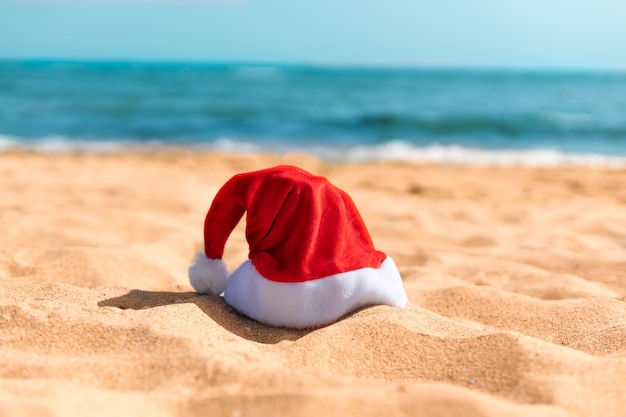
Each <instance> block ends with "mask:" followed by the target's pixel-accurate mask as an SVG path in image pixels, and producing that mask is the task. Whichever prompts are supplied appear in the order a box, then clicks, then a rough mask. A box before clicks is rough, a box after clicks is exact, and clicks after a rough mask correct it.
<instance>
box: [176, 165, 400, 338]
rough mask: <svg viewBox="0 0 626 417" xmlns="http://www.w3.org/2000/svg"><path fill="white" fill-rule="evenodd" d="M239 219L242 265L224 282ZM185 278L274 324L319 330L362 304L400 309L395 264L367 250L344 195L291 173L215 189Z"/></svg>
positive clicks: (276, 171) (254, 175)
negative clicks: (244, 250) (244, 246)
mask: <svg viewBox="0 0 626 417" xmlns="http://www.w3.org/2000/svg"><path fill="white" fill-rule="evenodd" d="M244 213H247V215H246V239H247V241H248V245H249V249H250V251H249V256H248V258H249V259H248V260H247V261H246V262H244V263H243V264H242V265H241V266H239V268H237V270H235V271H234V272H233V273H232V274H231V275H230V276H229V275H228V272H227V268H226V265H225V263H224V262H223V260H222V256H223V253H224V246H225V244H226V241H227V239H228V237H229V236H230V234H231V232H232V231H233V229H234V228H235V226H236V225H237V223H238V222H239V220H240V219H241V217H242V216H243V215H244ZM189 278H190V282H191V285H192V286H193V288H194V289H195V290H196V291H197V292H200V293H211V294H215V295H217V294H220V293H221V292H223V291H224V299H225V301H226V302H227V303H228V304H230V305H231V306H232V307H234V308H235V309H236V310H238V311H240V312H241V313H243V314H245V315H247V316H249V317H251V318H253V319H255V320H258V321H260V322H263V323H266V324H270V325H274V326H283V327H294V328H305V327H318V326H322V325H325V324H329V323H331V322H333V321H336V320H337V319H339V318H340V317H341V316H343V315H345V314H347V313H349V312H351V311H354V310H356V309H358V308H360V307H364V306H367V305H374V304H387V305H391V306H396V307H403V306H404V305H405V304H406V302H407V297H406V293H405V291H404V288H403V286H402V278H401V277H400V273H399V272H398V269H397V267H396V265H395V264H394V262H393V260H392V259H391V258H390V257H388V256H386V255H385V254H384V253H383V252H380V251H377V250H376V249H375V248H374V245H373V243H372V239H371V237H370V235H369V233H368V231H367V228H366V227H365V224H364V223H363V220H362V218H361V216H360V214H359V212H358V210H357V208H356V206H355V205H354V203H353V201H352V199H351V198H350V196H348V194H346V193H345V192H344V191H342V190H340V189H339V188H337V187H335V186H334V185H332V184H331V183H330V182H329V181H328V180H327V179H326V178H324V177H320V176H316V175H312V174H310V173H308V172H306V171H304V170H302V169H299V168H296V167H292V166H278V167H274V168H269V169H265V170H262V171H255V172H249V173H244V174H238V175H236V176H234V177H233V178H231V179H230V180H229V181H228V182H227V183H226V184H225V185H224V186H223V187H222V188H221V189H220V190H219V192H218V193H217V195H216V196H215V199H214V200H213V203H212V204H211V208H210V209H209V211H208V213H207V215H206V218H205V222H204V253H199V254H198V255H197V256H196V260H195V263H194V264H193V265H192V266H191V267H190V268H189Z"/></svg>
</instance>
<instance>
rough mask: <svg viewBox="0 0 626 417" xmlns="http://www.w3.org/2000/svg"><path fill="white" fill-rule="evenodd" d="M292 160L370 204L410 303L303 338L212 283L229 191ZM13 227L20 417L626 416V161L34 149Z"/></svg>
mask: <svg viewBox="0 0 626 417" xmlns="http://www.w3.org/2000/svg"><path fill="white" fill-rule="evenodd" d="M281 163H287V164H295V165H299V166H301V167H302V168H304V169H307V170H310V171H311V172H314V173H316V174H320V175H324V176H327V177H328V178H329V179H330V180H331V181H332V182H333V183H335V184H336V185H337V186H339V187H341V188H343V189H344V190H346V191H347V192H348V193H350V194H351V195H352V197H353V199H354V200H355V202H356V204H357V207H358V208H359V209H360V211H361V214H362V215H363V218H364V220H365V222H366V224H367V226H368V228H369V230H370V232H371V234H372V237H373V239H374V243H375V245H376V247H377V248H378V249H380V250H382V251H384V252H386V253H387V254H389V255H391V256H392V257H393V258H394V259H395V261H396V263H397V264H398V266H399V268H400V270H401V273H402V275H403V278H404V283H405V288H406V290H407V293H408V296H409V304H408V306H407V308H406V309H396V308H391V307H387V306H374V307H370V308H365V309H362V310H360V311H358V312H355V313H354V314H351V315H350V316H348V317H346V318H344V319H343V320H341V321H339V322H338V323H335V324H332V325H330V326H327V327H324V328H321V329H317V330H314V331H293V330H287V329H278V328H271V327H267V326H264V325H261V324H259V323H256V322H254V321H253V320H250V319H248V318H245V317H243V316H241V315H239V314H237V313H236V312H234V311H233V310H232V309H231V308H229V307H228V306H227V305H226V304H225V303H224V301H223V299H222V298H221V297H214V296H199V295H196V294H195V293H193V292H192V290H191V287H190V286H189V284H188V280H187V267H188V265H189V264H190V262H191V261H192V259H193V256H194V253H195V252H196V251H198V250H200V249H201V247H202V224H203V221H204V215H205V213H206V210H207V209H208V207H209V205H210V203H211V201H212V198H213V196H214V195H215V192H216V191H217V190H218V188H219V187H220V186H221V185H222V184H223V183H224V181H226V180H227V179H228V178H230V176H232V175H233V174H235V173H237V172H243V171H251V170H256V169H261V168H265V167H268V166H272V165H276V164H281ZM0 231H1V232H0V416H3V417H4V416H37V417H40V416H86V415H88V416H107V417H110V416H125V415H129V416H143V415H146V416H151V417H157V416H233V417H237V416H257V415H258V416H261V415H263V416H265V415H275V416H299V417H306V416H324V415H328V416H340V415H341V416H343V415H346V416H351V415H354V416H359V417H366V416H382V415H384V416H408V415H427V416H459V415H463V416H528V415H532V416H535V417H538V416H600V415H601V416H607V417H608V416H616V417H624V416H626V298H625V296H626V170H624V169H621V170H620V169H612V170H610V169H590V168H573V167H572V168H570V167H560V168H524V167H471V166H436V165H415V164H409V163H391V162H390V163H376V164H360V165H356V164H355V165H349V164H343V165H331V164H326V163H323V162H320V161H318V160H316V159H313V158H310V157H306V156H297V155H293V156H289V155H288V156H283V157H278V156H273V155H218V154H195V155H194V154H191V153H185V152H182V151H181V152H173V151H168V152H165V151H164V152H153V153H133V152H127V153H122V154H99V155H97V154H96V155H94V154H74V155H70V154H53V155H42V154H33V153H19V152H13V153H3V154H1V155H0ZM246 256H247V245H246V242H245V237H244V233H243V224H240V225H239V226H238V227H237V229H236V230H235V232H234V234H233V235H232V236H231V238H230V240H229V242H228V244H227V247H226V255H225V261H226V262H227V264H228V266H229V268H230V269H233V268H234V267H236V266H237V265H238V264H239V263H240V262H242V261H243V260H245V259H246Z"/></svg>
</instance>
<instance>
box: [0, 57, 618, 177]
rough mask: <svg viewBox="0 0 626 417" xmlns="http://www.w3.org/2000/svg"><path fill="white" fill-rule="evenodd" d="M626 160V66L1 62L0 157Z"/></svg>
mask: <svg viewBox="0 0 626 417" xmlns="http://www.w3.org/2000/svg"><path fill="white" fill-rule="evenodd" d="M164 146H176V147H188V148H191V149H199V150H207V149H214V150H220V151H226V152H268V151H269V152H278V153H286V152H306V153H311V154H315V155H318V156H320V157H322V158H325V159H327V160H330V161H345V160H349V161H370V160H381V159H387V160H395V159H400V160H417V161H431V162H453V163H454V162H463V163H494V164H515V163H522V164H538V165H544V164H562V163H580V164H619V165H625V164H626V72H621V73H620V72H576V71H571V72H556V71H550V72H540V71H513V70H506V71H495V70H490V71H482V70H444V69H442V70H435V69H401V68H388V69H382V68H346V67H324V66H287V65H283V66H281V65H241V64H164V63H114V62H83V63H81V62H43V61H0V151H7V150H12V149H24V148H26V149H34V150H39V151H43V152H49V151H58V150H82V151H94V152H96V151H108V150H117V149H125V148H129V147H130V148H141V149H143V148H155V147H156V148H159V147H164Z"/></svg>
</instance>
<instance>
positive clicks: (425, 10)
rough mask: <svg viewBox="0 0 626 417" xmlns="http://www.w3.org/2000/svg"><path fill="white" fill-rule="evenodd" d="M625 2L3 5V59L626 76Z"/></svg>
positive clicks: (118, 0) (2, 1)
mask: <svg viewBox="0 0 626 417" xmlns="http://www.w3.org/2000/svg"><path fill="white" fill-rule="evenodd" d="M625 21H626V1H623V0H524V1H521V0H472V1H470V0H308V1H304V0H160V1H157V0H0V58H17V59H24V58H28V59H30V58H34V59H77V60H142V61H143V60H150V61H152V60H157V61H203V62H204V61H206V62H245V63H295V64H336V65H375V66H389V65H393V66H397V65H400V66H428V67H514V68H516V67H519V68H557V69H558V68H599V69H620V70H624V69H626V47H624V44H626V24H625V23H624V22H625Z"/></svg>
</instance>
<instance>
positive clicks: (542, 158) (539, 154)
mask: <svg viewBox="0 0 626 417" xmlns="http://www.w3.org/2000/svg"><path fill="white" fill-rule="evenodd" d="M268 143H270V144H269V145H261V144H255V143H251V142H248V141H245V140H235V139H229V138H222V139H220V140H217V141H215V142H206V143H188V144H178V145H176V144H168V143H165V142H162V141H156V140H155V141H148V142H137V141H133V140H113V139H112V140H99V141H90V140H76V139H67V138H64V137H60V136H49V137H45V138H41V139H36V140H34V139H21V138H16V137H11V136H3V135H0V152H7V151H12V150H24V151H34V152H41V153H62V152H86V153H89V152H94V153H103V152H119V151H127V150H162V149H167V148H180V147H183V148H186V149H191V150H197V151H216V152H224V153H242V154H243V153H277V154H286V153H303V154H309V155H314V156H317V157H319V158H321V159H323V160H326V161H329V162H335V163H341V162H359V163H360V162H377V161H406V162H419V163H435V164H462V165H497V166H510V165H520V166H536V167H550V166H562V165H575V166H590V167H599V168H600V167H606V168H612V167H615V168H624V167H626V155H625V156H611V155H599V154H583V153H566V152H563V151H560V150H555V149H547V148H546V149H544V148H540V149H521V150H520V149H510V150H488V149H480V148H468V147H463V146H458V145H440V144H430V145H426V146H417V145H414V144H411V143H408V142H405V141H401V140H397V141H391V142H387V143H383V144H377V145H358V146H352V147H340V146H322V145H316V146H293V145H292V146H290V145H287V144H285V143H284V142H283V144H282V145H281V144H279V143H281V142H280V141H270V142H268Z"/></svg>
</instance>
